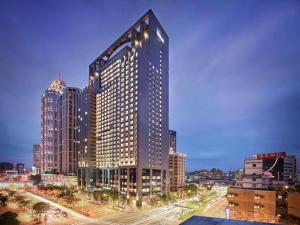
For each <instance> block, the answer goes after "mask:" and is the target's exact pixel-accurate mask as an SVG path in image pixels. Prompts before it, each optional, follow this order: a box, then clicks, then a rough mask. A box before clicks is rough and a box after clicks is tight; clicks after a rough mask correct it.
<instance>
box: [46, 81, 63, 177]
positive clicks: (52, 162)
mask: <svg viewBox="0 0 300 225" xmlns="http://www.w3.org/2000/svg"><path fill="white" fill-rule="evenodd" d="M64 88H65V83H64V81H62V80H60V79H58V80H53V81H52V82H51V84H50V85H49V87H48V89H47V90H46V91H45V92H44V94H43V95H42V97H41V171H42V172H46V171H54V170H57V169H58V164H57V162H58V161H57V157H58V156H57V146H58V145H57V144H58V142H57V138H58V133H57V100H58V96H59V95H60V94H61V93H62V91H63V89H64Z"/></svg>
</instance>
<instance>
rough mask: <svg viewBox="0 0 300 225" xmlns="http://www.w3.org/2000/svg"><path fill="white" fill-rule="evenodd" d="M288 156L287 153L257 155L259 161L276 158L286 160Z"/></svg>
mask: <svg viewBox="0 0 300 225" xmlns="http://www.w3.org/2000/svg"><path fill="white" fill-rule="evenodd" d="M285 156H286V153H285V152H275V153H268V154H258V155H256V158H257V159H274V158H284V157H285Z"/></svg>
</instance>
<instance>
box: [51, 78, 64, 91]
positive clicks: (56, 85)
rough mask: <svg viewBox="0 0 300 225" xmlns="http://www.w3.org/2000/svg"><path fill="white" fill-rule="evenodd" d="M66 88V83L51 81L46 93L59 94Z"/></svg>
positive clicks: (59, 80) (57, 80)
mask: <svg viewBox="0 0 300 225" xmlns="http://www.w3.org/2000/svg"><path fill="white" fill-rule="evenodd" d="M65 87H66V83H65V82H64V81H63V80H61V79H60V78H59V79H55V80H53V81H52V82H51V83H50V85H49V86H48V91H56V92H61V91H62V90H63V89H64V88H65Z"/></svg>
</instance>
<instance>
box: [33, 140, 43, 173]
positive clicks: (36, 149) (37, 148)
mask: <svg viewBox="0 0 300 225" xmlns="http://www.w3.org/2000/svg"><path fill="white" fill-rule="evenodd" d="M32 166H33V167H34V168H35V169H36V170H40V169H41V145H40V144H34V145H33V146H32Z"/></svg>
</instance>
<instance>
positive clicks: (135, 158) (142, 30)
mask: <svg viewBox="0 0 300 225" xmlns="http://www.w3.org/2000/svg"><path fill="white" fill-rule="evenodd" d="M89 86H90V87H92V88H93V89H94V90H95V91H96V93H97V94H96V167H97V173H96V178H97V179H96V185H97V186H102V187H107V188H117V189H119V190H120V191H121V192H122V193H126V195H127V198H128V199H129V200H132V201H134V202H136V205H137V206H141V204H142V201H147V199H149V197H150V196H151V195H152V194H156V193H157V194H158V193H165V192H167V191H168V152H169V116H168V114H169V38H168V35H167V34H166V32H165V30H164V29H163V27H162V26H161V24H160V23H159V22H158V20H157V18H156V17H155V15H154V14H153V12H152V11H151V10H150V11H148V12H147V13H146V14H145V15H144V16H143V17H142V18H141V19H140V20H138V21H137V22H136V23H135V24H134V25H133V26H132V27H130V28H129V30H127V31H126V32H125V33H124V34H122V35H121V37H120V38H119V39H117V40H116V41H115V42H114V43H113V44H112V45H111V46H110V47H109V48H108V49H107V50H106V51H104V52H103V53H102V54H101V55H100V56H99V57H98V58H97V59H96V60H95V61H94V62H92V63H91V64H90V67H89ZM87 141H89V140H87Z"/></svg>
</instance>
